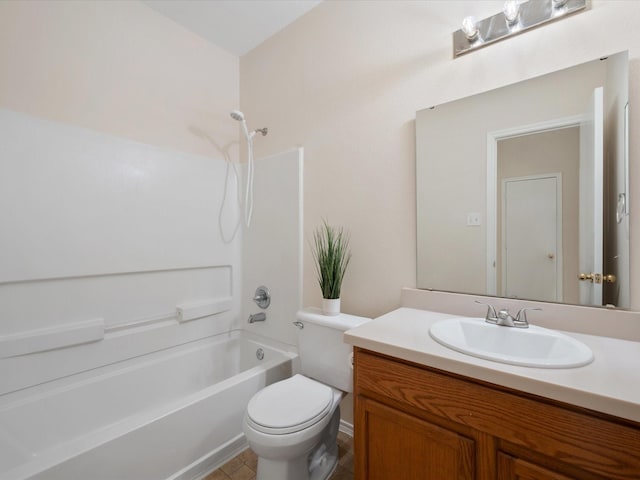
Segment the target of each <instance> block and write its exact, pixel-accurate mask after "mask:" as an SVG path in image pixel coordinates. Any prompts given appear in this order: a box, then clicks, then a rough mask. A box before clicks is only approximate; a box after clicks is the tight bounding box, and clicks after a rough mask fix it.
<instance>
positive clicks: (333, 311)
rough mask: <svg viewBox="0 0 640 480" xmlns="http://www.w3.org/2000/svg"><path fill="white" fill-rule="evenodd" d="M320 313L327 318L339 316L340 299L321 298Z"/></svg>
mask: <svg viewBox="0 0 640 480" xmlns="http://www.w3.org/2000/svg"><path fill="white" fill-rule="evenodd" d="M322 313H324V314H325V315H329V316H335V315H340V299H339V298H323V299H322Z"/></svg>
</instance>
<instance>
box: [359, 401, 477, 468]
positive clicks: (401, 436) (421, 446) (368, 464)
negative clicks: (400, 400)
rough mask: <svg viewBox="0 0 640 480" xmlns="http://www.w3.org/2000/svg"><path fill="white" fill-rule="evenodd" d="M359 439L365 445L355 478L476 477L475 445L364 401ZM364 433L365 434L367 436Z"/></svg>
mask: <svg viewBox="0 0 640 480" xmlns="http://www.w3.org/2000/svg"><path fill="white" fill-rule="evenodd" d="M356 402H357V403H358V407H359V408H360V418H361V420H362V421H360V422H359V427H358V431H357V433H356V435H358V437H356V438H359V439H360V440H361V441H362V442H363V444H361V445H360V446H361V447H362V448H359V449H358V452H359V453H358V454H359V455H361V456H362V458H360V459H359V461H358V462H357V464H356V470H357V471H356V478H359V479H367V480H389V479H396V478H397V479H402V480H447V479H451V480H454V479H455V480H465V479H472V478H474V467H475V458H474V442H473V440H470V439H468V438H465V437H462V436H461V435H459V434H457V433H455V432H452V431H449V430H445V429H443V428H441V427H438V426H436V425H433V424H430V423H428V422H425V421H424V420H422V419H419V418H416V417H413V416H411V415H408V414H406V413H402V412H400V411H398V410H395V409H393V408H390V407H387V406H385V405H382V404H380V403H378V402H375V401H373V400H371V399H368V398H365V397H358V398H357V399H356ZM365 432H366V433H365Z"/></svg>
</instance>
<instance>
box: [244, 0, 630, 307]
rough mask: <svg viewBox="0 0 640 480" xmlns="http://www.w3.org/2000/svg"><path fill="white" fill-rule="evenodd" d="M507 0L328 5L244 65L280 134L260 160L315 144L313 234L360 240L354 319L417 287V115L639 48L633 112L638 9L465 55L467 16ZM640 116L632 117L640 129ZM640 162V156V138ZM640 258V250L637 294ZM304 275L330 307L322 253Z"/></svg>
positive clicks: (310, 157) (605, 7)
mask: <svg viewBox="0 0 640 480" xmlns="http://www.w3.org/2000/svg"><path fill="white" fill-rule="evenodd" d="M502 3H503V2H502V1H488V2H478V1H456V2H447V1H429V2H426V1H425V2H412V1H406V2H405V1H393V2H391V1H375V2H374V1H348V0H346V1H339V2H338V1H331V0H327V1H325V2H323V3H322V4H320V5H319V6H318V7H316V8H315V9H313V10H312V11H311V12H309V13H308V14H307V15H305V16H304V17H302V18H301V19H300V20H298V21H297V22H295V23H294V24H292V25H290V26H289V27H288V28H286V29H285V30H283V31H282V32H280V33H279V34H277V35H276V36H274V37H272V38H271V39H269V40H268V41H266V42H264V43H263V44H262V45H260V46H259V47H258V48H256V49H255V50H253V51H252V52H250V53H249V54H247V55H245V56H244V57H242V58H241V60H240V78H241V84H240V85H241V86H240V91H241V107H242V109H243V110H244V111H245V113H246V114H247V115H248V116H250V117H251V118H252V122H253V123H254V124H256V125H263V124H264V125H268V126H269V135H268V137H265V139H264V141H261V142H260V143H259V144H258V142H256V150H257V153H258V156H263V155H267V154H270V153H273V152H277V151H280V150H284V149H287V148H290V147H291V146H293V145H303V146H304V147H305V179H304V180H305V198H304V204H305V206H304V215H305V237H306V238H309V237H310V235H311V232H312V230H313V228H314V227H315V226H316V225H318V224H319V223H320V221H321V218H322V217H327V218H328V219H329V221H330V222H331V223H335V224H342V225H345V226H346V227H348V228H349V229H350V231H351V234H352V247H353V254H354V255H353V259H352V263H351V265H350V268H349V271H348V273H347V276H346V279H345V284H344V289H343V295H342V297H343V310H345V311H347V312H350V313H354V314H359V315H366V316H376V315H380V314H382V313H384V312H386V311H388V310H391V309H393V308H395V307H397V306H398V305H399V304H400V287H402V286H413V285H415V281H416V275H415V268H416V260H415V255H416V252H415V250H416V240H415V235H416V222H415V185H414V183H415V173H414V172H415V159H414V157H415V147H414V143H415V139H414V119H415V114H416V110H420V109H423V108H426V107H428V106H430V105H438V104H442V103H444V102H447V101H450V100H453V99H456V98H461V97H464V96H468V95H471V94H475V93H478V92H481V91H485V90H489V89H493V88H497V87H500V86H503V85H507V84H510V83H513V82H517V81H520V80H523V79H526V78H531V77H534V76H538V75H542V74H545V73H549V72H551V71H554V70H558V69H562V68H566V67H568V66H571V65H575V64H578V63H583V62H586V61H589V60H592V59H594V58H598V57H601V56H605V55H608V54H611V53H615V52H618V51H622V50H625V49H628V50H629V52H630V61H631V67H630V70H631V72H630V75H631V81H630V85H631V92H630V95H631V102H632V103H633V101H634V99H635V98H636V96H637V95H638V93H639V92H640V87H639V86H638V85H640V83H639V82H638V81H634V80H636V77H637V76H638V74H639V72H640V70H639V69H638V68H637V67H636V65H637V63H638V58H639V57H640V33H639V32H638V30H637V29H636V28H635V25H637V23H638V22H640V8H638V5H637V3H636V2H629V1H613V0H607V1H598V0H594V1H593V2H591V7H590V8H589V9H588V10H587V11H586V12H583V13H580V14H578V15H574V16H572V17H570V18H567V19H564V20H562V21H559V22H556V23H553V24H550V25H547V26H545V27H543V28H539V29H536V30H533V31H530V32H526V33H524V34H522V35H519V36H517V37H514V38H512V39H510V40H508V41H505V42H500V43H497V44H495V45H492V46H490V47H487V48H484V49H482V50H479V51H477V52H473V53H471V54H468V55H465V56H463V57H460V58H458V59H455V60H454V59H452V54H451V51H452V45H451V33H452V32H453V31H454V30H456V29H458V28H459V25H460V22H461V20H462V18H463V17H464V16H466V15H475V16H476V17H479V18H483V17H485V16H488V15H493V14H494V13H496V12H498V11H500V9H501V6H502ZM639 116H640V110H638V109H632V110H631V125H632V127H633V125H634V124H637V123H638V121H639V120H640V117H639ZM632 131H633V128H632ZM631 158H632V161H633V160H635V159H637V158H640V142H639V141H638V140H637V139H636V138H635V137H634V138H632V139H631ZM636 169H637V166H636V164H635V163H634V164H633V165H632V173H631V178H632V179H633V178H637V175H635V176H634V172H636ZM632 202H634V203H633V204H632V205H631V207H632V209H631V211H632V212H633V211H634V210H636V211H637V209H634V206H635V205H640V202H638V203H636V201H635V200H634V198H632ZM639 208H640V207H639ZM632 224H634V225H635V226H632V228H633V229H634V230H635V231H636V232H637V231H638V229H639V228H640V222H635V223H634V222H633V220H632ZM633 233H634V232H633V231H632V235H633ZM632 248H633V242H632ZM639 258H640V255H638V252H635V251H632V262H633V265H634V266H635V268H634V269H633V272H634V274H633V277H632V286H631V290H632V291H633V290H634V286H635V285H637V284H638V283H639V281H638V280H639V279H638V277H639V276H640V261H639ZM304 269H305V273H304V299H303V303H304V304H305V305H319V302H320V292H319V289H318V287H317V285H316V281H315V278H314V271H313V264H312V262H311V256H310V253H309V249H308V245H306V251H305V263H304ZM632 302H633V303H632V306H633V307H635V308H639V307H640V298H636V299H634V300H632Z"/></svg>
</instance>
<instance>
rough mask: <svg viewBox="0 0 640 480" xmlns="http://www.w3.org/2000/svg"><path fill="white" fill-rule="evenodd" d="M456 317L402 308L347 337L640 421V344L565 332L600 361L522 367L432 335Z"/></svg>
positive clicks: (403, 356)
mask: <svg viewBox="0 0 640 480" xmlns="http://www.w3.org/2000/svg"><path fill="white" fill-rule="evenodd" d="M456 316H457V315H449V314H446V313H437V312H431V311H428V310H417V309H413V308H399V309H397V310H394V311H392V312H390V313H387V314H386V315H383V316H381V317H379V318H376V319H374V320H372V321H371V322H367V323H365V324H363V325H361V326H359V327H356V328H353V329H351V330H348V331H347V332H345V334H344V339H345V342H347V343H349V344H351V345H354V346H356V347H361V348H365V349H367V350H371V351H374V352H379V353H382V354H385V355H389V356H393V357H396V358H399V359H402V360H407V361H410V362H414V363H418V364H421V365H425V366H428V367H433V368H437V369H440V370H445V371H448V372H451V373H456V374H459V375H464V376H466V377H471V378H476V379H478V380H483V381H485V382H490V383H493V384H497V385H502V386H505V387H509V388H513V389H516V390H521V391H523V392H528V393H532V394H535V395H539V396H541V397H546V398H551V399H554V400H559V401H561V402H565V403H569V404H573V405H577V406H581V407H585V408H589V409H592V410H596V411H599V412H604V413H608V414H610V415H614V416H617V417H621V418H626V419H629V420H634V421H636V422H640V342H632V341H627V340H619V339H614V338H609V337H598V336H593V335H585V334H579V333H573V332H563V333H566V334H567V335H570V336H572V337H574V338H576V339H578V340H580V341H581V342H583V343H585V344H586V345H588V346H589V347H590V348H591V350H592V351H593V354H594V356H595V359H594V361H593V362H592V363H590V364H589V365H586V366H584V367H579V368H563V369H555V368H554V369H549V368H530V367H518V366H513V365H507V364H503V363H497V362H492V361H489V360H483V359H481V358H476V357H473V356H470V355H465V354H463V353H459V352H456V351H455V350H451V349H449V348H447V347H445V346H443V345H440V344H439V343H438V342H436V341H435V340H433V339H432V338H431V336H430V335H429V327H430V326H431V325H432V324H433V323H434V322H437V321H438V320H444V319H446V318H452V317H456ZM505 328H507V327H505Z"/></svg>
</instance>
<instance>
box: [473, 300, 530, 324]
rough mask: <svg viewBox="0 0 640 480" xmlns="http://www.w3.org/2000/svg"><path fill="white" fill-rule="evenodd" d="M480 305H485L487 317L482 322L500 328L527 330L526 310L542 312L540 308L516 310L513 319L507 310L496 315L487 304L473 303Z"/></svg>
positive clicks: (492, 308)
mask: <svg viewBox="0 0 640 480" xmlns="http://www.w3.org/2000/svg"><path fill="white" fill-rule="evenodd" d="M475 302H476V303H479V304H480V305H486V306H487V307H488V308H487V315H486V316H485V319H484V321H485V322H487V323H492V324H494V325H500V326H502V327H516V328H529V322H528V321H527V310H542V309H541V308H521V309H520V310H518V313H517V314H516V316H515V318H514V317H513V316H512V315H511V314H510V313H509V310H507V309H506V308H503V309H502V310H500V311H499V312H497V313H496V309H495V308H494V307H493V305H491V304H489V303H484V302H479V301H478V300H476V301H475Z"/></svg>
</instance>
